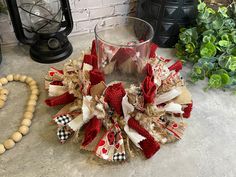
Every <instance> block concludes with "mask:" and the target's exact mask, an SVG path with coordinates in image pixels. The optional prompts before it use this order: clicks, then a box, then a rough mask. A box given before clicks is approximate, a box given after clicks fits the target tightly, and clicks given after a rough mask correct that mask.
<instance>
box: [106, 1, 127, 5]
mask: <svg viewBox="0 0 236 177" xmlns="http://www.w3.org/2000/svg"><path fill="white" fill-rule="evenodd" d="M128 2H129V0H102V3H103V6H111V5H116V4H124V3H128Z"/></svg>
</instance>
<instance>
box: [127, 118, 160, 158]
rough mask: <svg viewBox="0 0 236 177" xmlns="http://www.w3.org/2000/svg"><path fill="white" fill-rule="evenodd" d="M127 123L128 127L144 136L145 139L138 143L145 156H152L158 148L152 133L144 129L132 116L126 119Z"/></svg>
mask: <svg viewBox="0 0 236 177" xmlns="http://www.w3.org/2000/svg"><path fill="white" fill-rule="evenodd" d="M128 125H129V127H130V128H132V129H134V130H135V131H136V132H138V133H139V134H140V135H142V136H144V137H145V138H146V139H145V140H143V141H141V142H140V143H139V145H140V146H141V148H142V150H143V153H144V155H145V157H146V158H150V157H152V156H153V155H154V154H155V153H156V152H157V151H158V150H159V149H160V145H159V144H158V142H156V141H155V139H154V138H153V137H152V135H150V133H149V132H148V131H147V130H145V129H144V128H143V127H142V126H141V125H140V124H139V122H138V121H137V120H135V119H134V118H130V119H129V120H128Z"/></svg>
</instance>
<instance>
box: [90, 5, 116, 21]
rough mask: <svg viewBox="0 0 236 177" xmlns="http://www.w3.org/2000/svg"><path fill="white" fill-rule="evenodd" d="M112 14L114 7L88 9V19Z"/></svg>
mask: <svg viewBox="0 0 236 177" xmlns="http://www.w3.org/2000/svg"><path fill="white" fill-rule="evenodd" d="M113 14H114V7H103V8H99V9H90V19H95V18H100V17H107V16H112V15H113Z"/></svg>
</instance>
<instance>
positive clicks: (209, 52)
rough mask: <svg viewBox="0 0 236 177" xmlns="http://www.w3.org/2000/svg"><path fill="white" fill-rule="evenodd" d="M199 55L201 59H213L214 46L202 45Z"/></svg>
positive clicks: (210, 44)
mask: <svg viewBox="0 0 236 177" xmlns="http://www.w3.org/2000/svg"><path fill="white" fill-rule="evenodd" d="M200 54H201V57H207V58H209V57H213V56H215V55H216V47H215V46H214V44H212V43H210V42H208V43H206V44H202V45H201V49H200Z"/></svg>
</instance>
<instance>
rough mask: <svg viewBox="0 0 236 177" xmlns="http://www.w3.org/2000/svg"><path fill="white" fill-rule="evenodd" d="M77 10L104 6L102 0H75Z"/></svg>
mask: <svg viewBox="0 0 236 177" xmlns="http://www.w3.org/2000/svg"><path fill="white" fill-rule="evenodd" d="M74 3H75V10H76V9H81V8H93V7H102V0H74Z"/></svg>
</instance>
